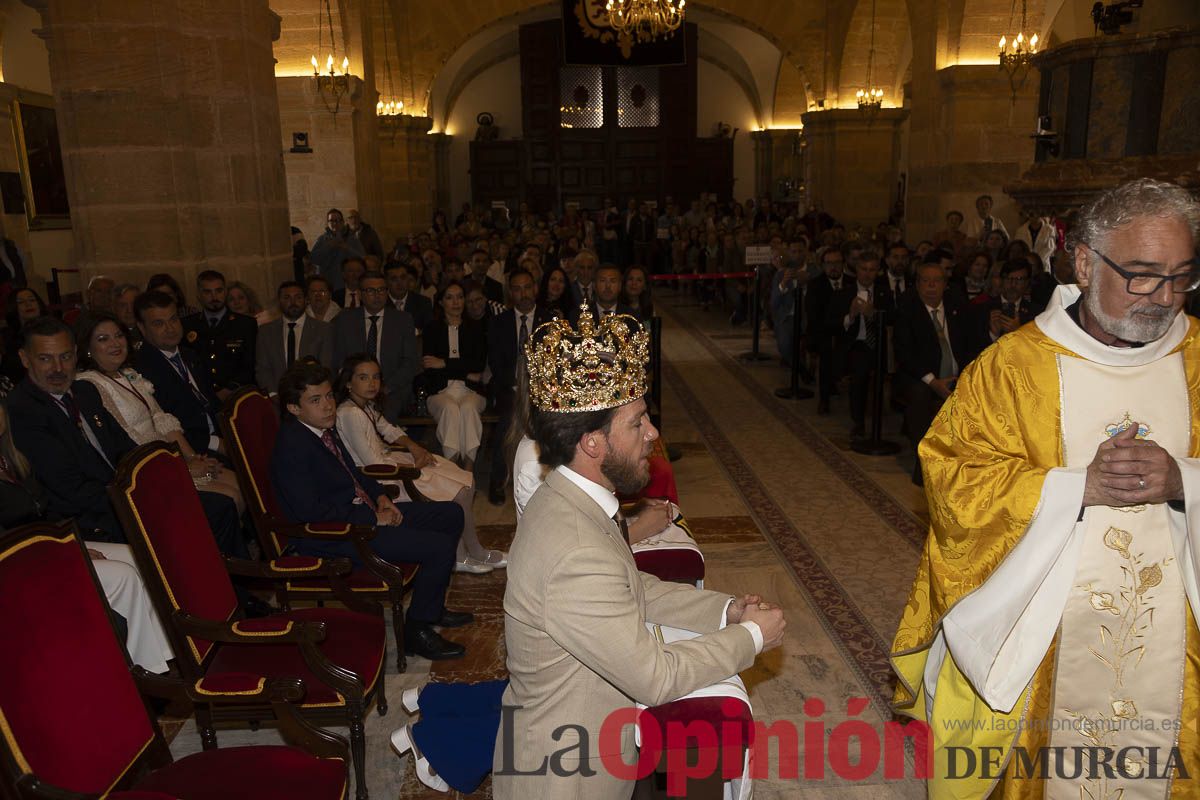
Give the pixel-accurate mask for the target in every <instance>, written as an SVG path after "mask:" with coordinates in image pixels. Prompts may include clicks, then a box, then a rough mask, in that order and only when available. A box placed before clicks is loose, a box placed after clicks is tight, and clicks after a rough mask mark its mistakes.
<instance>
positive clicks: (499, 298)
mask: <svg viewBox="0 0 1200 800" xmlns="http://www.w3.org/2000/svg"><path fill="white" fill-rule="evenodd" d="M470 265H471V280H472V281H474V282H475V285H476V286H478V287H479V289H480V291H482V292H483V296H484V297H486V298H487V299H488V300H491V301H492V302H493V303H503V302H504V285H503V284H501V283H500V281H498V280H496V279H495V278H489V277H488V270H489V269H491V266H492V257H491V256H490V255H489V254H488V251H487V250H484V249H482V248H480V249H478V250H476V251H475V252H473V253H471V261H470Z"/></svg>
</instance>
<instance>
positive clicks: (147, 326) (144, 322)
mask: <svg viewBox="0 0 1200 800" xmlns="http://www.w3.org/2000/svg"><path fill="white" fill-rule="evenodd" d="M133 313H134V315H135V316H136V317H137V321H138V330H139V331H141V334H142V340H143V343H142V346H141V347H140V348H138V351H137V354H136V355H134V357H133V364H134V366H135V367H136V368H137V371H138V372H140V373H142V377H144V378H145V379H146V380H148V381H150V383H152V384H154V398H155V399H156V400H157V401H158V404H159V405H160V406H162V409H163V411H166V412H167V413H168V414H173V415H174V416H175V418H176V419H178V420H179V424H180V425H181V426H182V427H183V435H184V436H185V437H187V440H188V444H190V445H191V446H192V449H193V450H195V451H196V452H197V453H220V452H221V451H222V450H223V447H222V443H221V436H220V432H219V430H218V428H217V412H218V411H219V410H220V407H221V401H220V400H218V399H217V396H216V394H215V393H214V392H213V388H212V384H211V383H210V382H209V372H208V370H206V369H204V368H203V367H202V366H201V362H200V359H199V357H198V356H197V355H196V352H195V351H194V350H192V349H191V348H189V347H187V346H186V345H182V344H180V342H181V341H182V339H183V326H182V325H181V324H180V321H179V311H178V309H177V308H176V306H175V298H174V297H172V296H171V295H170V294H168V293H166V292H145V293H144V294H142V295H140V296H139V297H138V299H137V300H135V301H134V303H133Z"/></svg>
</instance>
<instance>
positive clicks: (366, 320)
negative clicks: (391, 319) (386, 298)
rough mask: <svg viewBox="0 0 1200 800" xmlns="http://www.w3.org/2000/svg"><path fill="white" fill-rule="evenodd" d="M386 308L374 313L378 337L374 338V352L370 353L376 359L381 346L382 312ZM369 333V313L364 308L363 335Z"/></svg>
mask: <svg viewBox="0 0 1200 800" xmlns="http://www.w3.org/2000/svg"><path fill="white" fill-rule="evenodd" d="M386 310H387V309H380V310H379V313H378V314H376V315H375V316H376V320H375V324H376V326H377V330H378V331H379V338H378V339H376V340H375V352H374V353H371V355H373V356H375V358H376V360H378V359H379V350H380V348H382V347H383V318H384V314H383V312H384V311H386ZM370 335H371V315H370V314H368V313H367V310H366V309H365V308H364V309H363V336H364V337H366V336H370ZM363 343H364V344H365V343H366V340H365V339H364V340H363Z"/></svg>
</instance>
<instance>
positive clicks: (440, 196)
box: [429, 133, 458, 218]
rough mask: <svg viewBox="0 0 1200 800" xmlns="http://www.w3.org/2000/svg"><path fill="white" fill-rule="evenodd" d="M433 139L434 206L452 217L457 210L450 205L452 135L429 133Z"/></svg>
mask: <svg viewBox="0 0 1200 800" xmlns="http://www.w3.org/2000/svg"><path fill="white" fill-rule="evenodd" d="M429 138H430V139H433V165H434V177H435V182H436V189H435V191H434V193H433V204H434V208H440V209H443V210H444V211H445V212H446V213H447V214H449V215H450V216H451V218H453V217H454V216H455V215H456V214H458V210H457V209H455V208H451V207H450V145H451V144H452V143H453V141H454V137H453V136H451V135H450V134H448V133H431V134H429Z"/></svg>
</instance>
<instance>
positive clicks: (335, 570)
mask: <svg viewBox="0 0 1200 800" xmlns="http://www.w3.org/2000/svg"><path fill="white" fill-rule="evenodd" d="M225 569H226V570H228V571H229V574H231V575H242V576H245V577H248V578H268V579H271V580H289V581H290V580H296V579H298V578H322V577H332V576H334V575H348V574H349V573H350V570H351V569H353V565H352V564H351V563H350V559H348V558H318V557H316V556H284V557H283V558H276V559H272V560H271V561H250V560H248V559H244V558H232V557H230V556H225Z"/></svg>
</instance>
